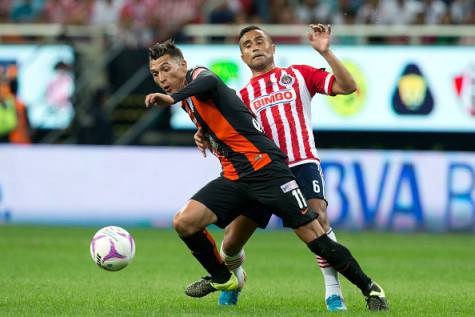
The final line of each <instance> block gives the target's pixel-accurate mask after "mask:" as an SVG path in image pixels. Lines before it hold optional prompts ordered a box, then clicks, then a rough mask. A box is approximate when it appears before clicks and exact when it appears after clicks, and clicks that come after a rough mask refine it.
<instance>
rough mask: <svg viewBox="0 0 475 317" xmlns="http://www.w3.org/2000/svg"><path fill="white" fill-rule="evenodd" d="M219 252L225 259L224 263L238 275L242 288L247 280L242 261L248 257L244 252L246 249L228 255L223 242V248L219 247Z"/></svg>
mask: <svg viewBox="0 0 475 317" xmlns="http://www.w3.org/2000/svg"><path fill="white" fill-rule="evenodd" d="M219 253H220V254H221V258H222V259H223V261H224V264H226V266H227V267H228V269H229V270H230V271H233V272H234V274H236V277H237V278H238V280H239V288H242V287H243V286H244V282H245V280H246V275H245V273H244V270H243V268H242V263H243V262H244V259H245V258H246V253H245V252H244V249H241V251H239V252H238V253H237V254H235V255H227V254H226V253H224V251H223V243H221V248H220V249H219Z"/></svg>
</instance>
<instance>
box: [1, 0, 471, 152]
mask: <svg viewBox="0 0 475 317" xmlns="http://www.w3.org/2000/svg"><path fill="white" fill-rule="evenodd" d="M315 22H318V23H329V24H333V25H338V26H341V27H346V26H351V25H368V26H370V27H373V28H375V27H374V26H383V29H384V30H383V31H388V30H389V31H391V28H385V27H384V26H396V25H398V26H414V27H412V29H422V28H424V27H425V28H426V29H427V26H428V25H429V26H431V27H430V30H429V31H430V32H434V33H430V35H429V36H427V35H424V34H421V35H416V36H419V39H420V40H419V42H417V43H414V42H411V40H410V36H411V35H408V36H406V33H401V32H404V30H405V28H403V31H401V30H399V31H398V32H399V33H398V35H396V36H392V37H390V36H387V37H385V36H384V35H380V34H376V35H374V34H373V35H368V34H367V33H364V32H362V33H361V34H363V35H361V34H359V33H358V34H356V35H355V34H353V35H349V36H348V35H345V34H343V35H342V34H341V33H339V32H334V33H335V35H334V43H338V44H353V45H355V44H356V45H359V44H363V45H365V44H373V43H374V44H404V45H405V44H445V45H454V44H455V45H464V46H466V45H473V44H474V43H475V41H474V40H475V36H472V35H471V34H472V30H473V27H474V25H475V1H474V0H259V1H257V0H0V43H1V44H16V43H23V44H34V45H38V44H39V45H42V44H43V42H42V41H44V42H46V43H47V44H66V45H68V46H69V47H70V48H71V49H72V50H73V51H74V58H72V60H71V61H70V62H69V63H70V64H68V62H67V61H66V62H64V61H63V60H62V59H61V58H62V57H61V58H60V57H55V58H58V60H55V61H54V63H53V64H51V65H49V66H45V67H49V68H51V69H53V71H52V72H51V73H52V75H51V76H50V77H51V79H50V80H51V83H50V84H51V85H52V86H53V84H54V85H56V86H54V87H59V88H58V89H56V88H55V89H50V88H47V89H46V92H45V93H44V95H45V96H46V97H45V98H46V99H48V98H49V99H52V100H53V99H55V98H56V99H61V103H57V102H56V103H55V102H50V103H48V105H49V106H48V107H49V108H45V109H49V110H48V111H53V112H47V111H46V112H44V117H45V118H46V119H48V120H49V119H50V117H53V114H54V113H56V112H57V110H58V109H60V110H61V111H65V109H67V110H68V113H69V114H70V116H71V117H72V120H71V124H70V125H69V126H67V127H65V126H61V127H59V126H58V127H55V128H51V127H45V126H41V124H38V125H37V126H36V127H35V126H34V124H33V125H32V124H31V122H29V119H30V118H31V113H32V107H31V104H28V102H26V101H24V100H22V96H21V93H17V92H18V91H20V88H19V86H20V87H21V86H22V84H21V83H20V81H17V77H18V78H20V77H21V76H17V73H18V74H19V73H20V70H19V69H23V71H24V70H25V65H26V64H25V65H20V64H21V63H20V62H18V61H17V60H16V59H17V57H18V56H15V55H11V56H13V57H9V58H6V57H3V59H4V60H0V143H2V142H13V143H80V144H154V145H155V144H167V145H170V144H175V145H176V144H179V145H183V144H188V145H191V144H189V143H190V142H191V141H190V140H192V138H190V136H189V135H186V136H184V137H182V136H181V134H180V132H179V131H171V132H169V134H164V132H163V131H165V132H166V131H167V130H170V123H169V122H170V117H171V114H170V111H169V110H167V111H163V112H162V113H151V114H149V117H151V119H146V117H145V114H146V112H145V109H144V108H143V96H144V94H146V93H148V92H150V91H152V90H153V89H156V87H155V86H154V85H153V82H152V81H151V79H150V76H149V72H148V66H147V64H146V61H147V58H146V50H145V49H144V48H147V47H149V46H150V45H151V44H153V43H155V42H157V41H162V40H165V39H168V38H170V37H172V38H174V39H175V41H176V42H181V43H183V42H185V43H190V42H193V40H195V42H198V41H196V37H198V36H200V34H201V33H196V32H195V35H190V32H189V30H190V29H194V28H197V27H196V25H197V24H200V25H199V26H205V27H206V26H208V27H210V26H211V28H213V27H214V25H215V24H221V25H223V24H225V25H236V26H237V27H238V28H239V26H241V25H243V24H272V25H274V26H294V25H296V26H299V25H301V26H300V27H302V28H305V25H306V24H309V23H315ZM40 25H41V27H42V28H41V30H45V27H46V29H54V28H55V27H58V26H59V28H60V29H67V28H82V29H85V30H86V31H85V32H86V33H84V31H82V32H83V33H80V34H81V35H79V36H78V35H76V36H75V37H74V36H73V37H67V36H63V34H62V33H58V34H61V36H59V35H58V36H57V35H55V36H50V38H48V39H47V40H45V39H46V36H45V37H44V38H42V33H41V32H39V33H38V34H40V35H39V36H38V37H37V38H34V37H30V36H28V35H25V34H24V33H22V31H19V32H17V29H20V26H24V27H26V29H27V30H29V31H27V32H30V31H31V30H35V28H38V29H40ZM446 25H451V26H457V25H459V26H460V27H459V28H455V29H456V30H455V31H454V30H452V31H451V32H452V33H451V34H452V37H450V36H448V37H447V36H445V35H444V34H439V33H437V31H431V30H432V28H433V27H432V26H440V27H439V28H437V27H435V28H434V30H439V29H440V28H444V26H446ZM63 26H64V27H63ZM300 27H298V28H300ZM238 28H237V29H238ZM269 28H270V26H269ZM281 28H282V27H281ZM198 29H199V28H198ZM220 29H223V28H220ZM348 29H350V31H351V30H359V29H357V28H356V27H355V28H351V27H350V28H347V30H348ZM459 29H465V33H464V35H463V34H460V35H459V33H458V31H459ZM8 30H10V31H8ZM90 30H100V32H99V33H100V36H96V38H99V41H95V40H91V41H89V43H86V41H83V40H84V38H87V37H88V36H89V33H87V32H91V31H90ZM232 31H233V32H232V33H228V34H235V32H234V31H235V30H232ZM286 31H287V29H284V32H286ZM9 32H10V33H9ZM198 32H201V31H198ZM454 32H455V33H454ZM467 32H469V33H468V34H467ZM28 34H29V33H28ZM84 34H86V36H84ZM91 34H92V33H91ZM105 34H108V35H110V36H104V37H102V35H105ZM236 34H237V33H236ZM286 34H287V33H285V34H281V35H282V36H283V37H284V39H283V40H280V39H281V38H280V37H277V36H274V39H275V40H276V42H277V43H286V41H285V36H286ZM298 34H300V33H298ZM384 34H386V33H384ZM453 34H455V36H454V35H453ZM203 36H205V37H207V41H208V42H210V40H211V41H212V42H214V43H223V42H229V43H233V44H235V43H236V36H233V37H231V38H226V37H225V36H217V37H216V36H211V35H208V33H205V34H204V35H203ZM444 36H445V37H444ZM89 37H90V38H94V36H92V35H91V36H89ZM358 37H359V38H363V37H366V38H365V41H364V42H358V40H355V38H358ZM304 38H305V34H302V36H300V35H299V36H295V35H293V38H292V39H291V40H290V41H287V43H294V44H295V43H304V41H305V39H304ZM38 39H39V40H40V43H38ZM103 39H104V41H102V40H103ZM277 39H279V40H277ZM72 55H73V53H72ZM51 59H52V60H53V59H54V58H53V57H51ZM73 60H74V61H73ZM40 75H41V76H44V74H40ZM28 76H31V74H29V75H28ZM25 78H26V77H23V79H24V80H26V81H28V80H27V79H25ZM50 84H48V85H50ZM23 87H25V85H23ZM48 87H49V86H48ZM23 99H24V98H23ZM49 99H48V100H49ZM53 101H54V100H53ZM40 103H44V102H43V101H40ZM57 104H60V105H62V106H61V107H60V106H57ZM64 105H67V107H66V106H64ZM55 111H56V112H55ZM69 114H68V115H69ZM56 115H57V113H56ZM58 117H60V116H58ZM144 118H145V120H143V119H144ZM153 118H155V119H153ZM147 120H148V121H147ZM139 121H144V124H148V125H149V126H151V127H152V128H155V129H156V131H160V133H156V134H155V137H154V139H153V138H149V139H147V140H151V141H146V142H138V141H136V139H137V138H138V136H134V133H135V132H133V131H145V130H146V127H144V125H142V123H141V122H139ZM130 131H132V133H129V132H130ZM137 133H138V132H137ZM188 133H189V132H188ZM124 135H125V138H123V140H122V141H120V140H119V137H120V136H124ZM371 136H372V134H368V135H365V136H364V138H361V139H362V140H366V139H368V140H369V139H370V138H369V137H371ZM434 138H437V139H439V138H440V136H439V135H437V136H436V137H434ZM173 139H176V140H175V141H171V140H173ZM183 139H186V141H182V140H183ZM328 139H329V140H331V139H330V138H328ZM388 139H389V138H388V136H384V142H385V145H387V142H388ZM395 139H397V142H400V141H399V140H400V139H401V138H400V137H399V136H397V137H395ZM338 140H343V141H338ZM344 140H346V138H345V137H344V136H342V137H341V138H340V139H337V141H338V142H343V143H344V142H345V141H344ZM378 140H379V139H378ZM187 142H188V143H187ZM368 142H369V143H370V145H371V144H373V143H375V142H373V141H368ZM330 143H332V144H333V143H335V144H337V143H336V141H335V142H333V140H332V141H331V142H330ZM449 143H451V142H449ZM459 143H460V142H459ZM397 144H399V143H397Z"/></svg>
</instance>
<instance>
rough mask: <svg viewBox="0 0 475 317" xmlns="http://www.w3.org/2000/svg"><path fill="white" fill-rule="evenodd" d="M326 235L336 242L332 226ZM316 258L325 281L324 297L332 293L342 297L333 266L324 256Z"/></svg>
mask: <svg viewBox="0 0 475 317" xmlns="http://www.w3.org/2000/svg"><path fill="white" fill-rule="evenodd" d="M327 236H328V237H329V238H330V239H332V240H333V241H335V242H337V240H336V236H335V233H334V232H333V229H332V228H330V229H329V230H328V232H327ZM316 258H317V263H318V266H319V267H320V270H321V271H322V275H323V279H324V282H325V299H326V298H328V297H330V296H332V295H338V296H341V297H343V295H342V294H341V289H340V281H339V280H338V272H337V271H336V270H335V269H334V268H333V267H331V266H330V264H329V263H328V262H327V260H325V259H324V258H322V257H320V256H317V257H316Z"/></svg>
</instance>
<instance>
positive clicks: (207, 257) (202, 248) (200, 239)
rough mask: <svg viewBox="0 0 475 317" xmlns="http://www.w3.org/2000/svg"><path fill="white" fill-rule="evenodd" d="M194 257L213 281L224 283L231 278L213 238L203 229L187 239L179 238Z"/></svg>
mask: <svg viewBox="0 0 475 317" xmlns="http://www.w3.org/2000/svg"><path fill="white" fill-rule="evenodd" d="M180 238H181V239H182V240H183V241H184V242H185V244H186V245H187V246H188V248H189V249H190V250H191V253H192V254H193V255H194V257H195V258H196V259H197V260H198V261H199V262H200V263H201V265H202V266H203V267H204V268H205V269H206V271H208V273H209V274H210V275H211V278H212V279H213V281H215V282H217V283H224V282H226V281H227V280H229V278H230V277H231V273H230V272H229V270H228V268H227V267H226V265H225V264H224V262H223V260H222V259H221V256H220V255H219V252H218V249H217V248H216V242H214V239H213V237H212V236H211V235H210V234H209V233H208V231H207V230H206V229H205V230H203V231H200V232H197V233H195V234H192V235H191V236H189V237H180Z"/></svg>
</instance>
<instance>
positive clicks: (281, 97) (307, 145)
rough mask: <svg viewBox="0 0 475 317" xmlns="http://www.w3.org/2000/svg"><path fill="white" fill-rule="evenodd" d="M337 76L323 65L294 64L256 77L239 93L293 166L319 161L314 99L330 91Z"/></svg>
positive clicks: (328, 93) (330, 92) (329, 93)
mask: <svg viewBox="0 0 475 317" xmlns="http://www.w3.org/2000/svg"><path fill="white" fill-rule="evenodd" d="M334 81H335V77H334V76H333V75H332V74H331V73H328V72H326V71H325V70H323V69H317V68H313V67H311V66H307V65H292V66H290V67H287V68H279V67H277V68H274V69H273V70H271V71H269V72H267V73H265V74H262V75H260V76H257V77H253V78H252V79H251V80H250V82H249V84H248V85H247V86H245V87H244V88H243V89H241V90H240V91H239V93H238V95H239V96H240V97H241V99H242V101H243V102H244V103H245V104H246V106H248V107H249V109H251V111H252V112H253V113H254V114H255V116H256V117H257V119H258V120H259V122H260V123H261V125H262V127H263V128H264V132H265V133H266V134H267V135H268V136H269V137H270V138H271V139H273V140H274V142H275V143H276V144H277V146H278V147H279V148H280V149H281V150H282V152H284V153H285V154H287V157H288V164H289V166H290V167H292V166H296V165H299V164H304V163H308V162H314V161H318V160H319V159H318V155H317V149H316V148H315V141H314V138H313V131H312V125H311V100H312V97H313V96H314V95H315V94H316V93H320V94H326V95H331V94H332V87H333V82H334Z"/></svg>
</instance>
